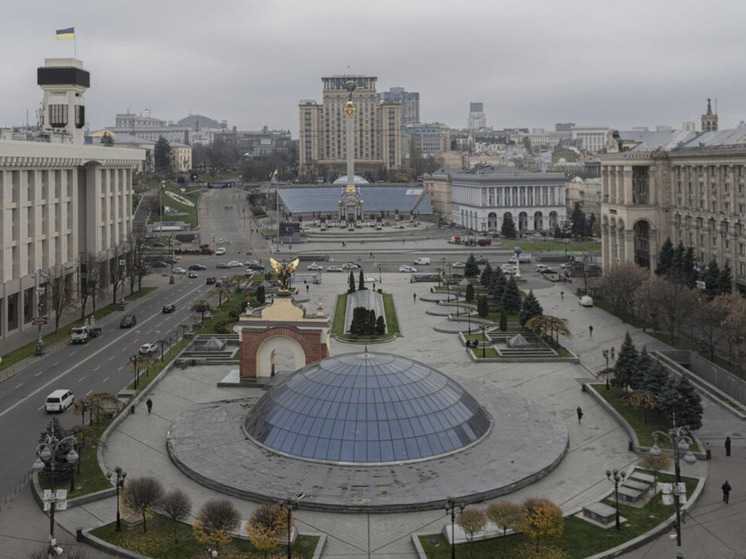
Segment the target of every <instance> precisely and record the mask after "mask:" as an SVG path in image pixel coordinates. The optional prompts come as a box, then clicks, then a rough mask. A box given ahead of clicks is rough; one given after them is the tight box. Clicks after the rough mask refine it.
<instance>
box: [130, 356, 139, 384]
mask: <svg viewBox="0 0 746 559" xmlns="http://www.w3.org/2000/svg"><path fill="white" fill-rule="evenodd" d="M130 367H132V375H133V377H134V383H133V385H132V386H133V388H134V389H135V392H137V381H138V380H139V379H140V370H139V368H140V356H139V355H138V354H137V353H136V354H134V355H133V356H132V357H130Z"/></svg>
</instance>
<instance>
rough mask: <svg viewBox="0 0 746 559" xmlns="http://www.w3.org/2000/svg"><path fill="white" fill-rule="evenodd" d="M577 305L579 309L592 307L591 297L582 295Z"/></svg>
mask: <svg viewBox="0 0 746 559" xmlns="http://www.w3.org/2000/svg"><path fill="white" fill-rule="evenodd" d="M578 305H580V306H581V307H592V306H593V297H590V296H588V295H583V296H582V297H581V298H580V299H578Z"/></svg>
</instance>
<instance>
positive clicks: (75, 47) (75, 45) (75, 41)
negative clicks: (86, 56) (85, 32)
mask: <svg viewBox="0 0 746 559" xmlns="http://www.w3.org/2000/svg"><path fill="white" fill-rule="evenodd" d="M73 58H78V34H77V33H76V34H75V35H73Z"/></svg>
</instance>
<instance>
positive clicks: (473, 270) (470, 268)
mask: <svg viewBox="0 0 746 559" xmlns="http://www.w3.org/2000/svg"><path fill="white" fill-rule="evenodd" d="M464 275H465V276H466V277H467V278H473V277H476V276H478V275H479V265H478V264H477V259H476V258H474V253H471V254H470V255H469V258H467V259H466V264H465V265H464Z"/></svg>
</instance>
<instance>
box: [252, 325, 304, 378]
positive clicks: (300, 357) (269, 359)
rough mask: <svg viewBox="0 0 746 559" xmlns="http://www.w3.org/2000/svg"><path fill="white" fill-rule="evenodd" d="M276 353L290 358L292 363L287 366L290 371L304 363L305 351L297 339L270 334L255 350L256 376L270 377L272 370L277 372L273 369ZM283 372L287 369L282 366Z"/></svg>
mask: <svg viewBox="0 0 746 559" xmlns="http://www.w3.org/2000/svg"><path fill="white" fill-rule="evenodd" d="M278 354H281V355H283V356H286V357H289V358H290V360H291V362H292V363H293V364H292V365H290V367H289V369H290V371H295V370H297V369H300V368H301V367H303V366H305V364H306V353H305V351H303V346H301V345H300V343H298V341H297V340H294V339H293V338H288V337H286V336H280V335H277V336H272V337H271V338H267V339H266V340H264V341H263V342H262V343H261V345H260V346H259V348H258V349H257V350H256V376H257V377H271V376H272V373H273V372H279V371H275V360H276V358H277V356H278ZM283 372H288V371H285V370H284V368H283Z"/></svg>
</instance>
